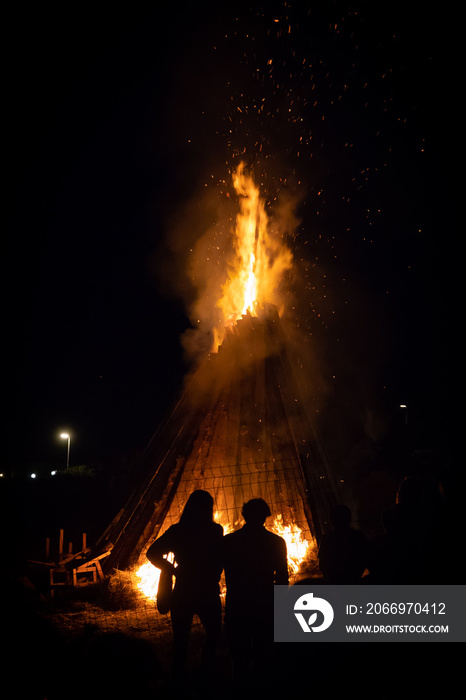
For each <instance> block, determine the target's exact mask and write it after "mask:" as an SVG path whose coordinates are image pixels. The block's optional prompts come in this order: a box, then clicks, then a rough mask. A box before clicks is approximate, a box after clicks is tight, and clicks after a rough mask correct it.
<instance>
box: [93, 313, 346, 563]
mask: <svg viewBox="0 0 466 700" xmlns="http://www.w3.org/2000/svg"><path fill="white" fill-rule="evenodd" d="M195 489H205V490H207V491H209V492H210V493H211V494H212V496H213V497H214V501H215V508H216V520H217V521H218V522H220V523H221V524H222V525H223V526H224V528H225V531H228V530H232V529H236V528H237V527H239V526H240V524H241V508H242V505H243V503H244V502H245V501H247V500H248V499H250V498H253V497H262V498H264V499H265V500H266V501H267V503H268V504H269V506H270V508H271V511H272V518H271V519H270V520H272V519H273V520H274V522H279V523H280V524H281V525H282V526H283V527H295V528H296V527H297V528H299V529H300V530H301V532H302V534H303V536H304V538H305V539H306V540H307V541H313V542H315V541H319V539H320V536H321V534H322V532H323V531H324V530H325V529H326V523H327V521H328V512H329V509H330V507H331V505H332V503H333V500H334V493H335V486H334V485H333V484H332V479H331V474H330V473H329V470H328V468H327V464H326V460H325V457H324V455H323V452H322V450H321V449H320V446H319V440H318V438H317V435H316V429H315V426H313V425H312V423H311V422H310V421H309V419H308V417H307V415H306V411H305V410H304V406H303V404H302V401H301V400H300V397H299V387H298V386H297V383H296V381H295V377H294V372H293V366H292V364H291V363H290V360H289V358H288V353H287V341H286V338H285V335H284V333H283V328H282V325H281V322H280V319H279V317H278V313H277V311H276V308H275V307H273V306H272V307H268V309H267V310H266V311H264V312H263V313H262V314H261V315H260V316H258V317H253V316H250V315H249V314H247V315H246V316H243V318H242V319H241V320H240V321H238V322H237V324H236V325H235V326H234V327H233V328H232V329H231V330H230V331H229V333H228V334H227V337H226V338H225V340H224V341H223V344H222V345H221V347H220V348H219V352H218V354H217V353H216V354H211V355H210V356H208V357H207V358H206V360H205V362H204V363H203V364H202V365H201V366H200V367H199V368H198V370H197V371H196V372H195V373H194V375H193V376H192V377H191V379H190V381H189V383H188V384H187V386H186V388H185V390H184V392H183V394H182V396H181V398H180V400H179V402H178V403H177V405H176V406H175V408H174V410H173V412H172V413H171V415H170V416H169V417H168V419H167V421H166V422H165V423H164V424H163V425H162V426H160V428H159V429H158V430H157V432H156V433H155V435H154V436H153V438H152V440H151V442H150V443H149V445H148V446H147V448H146V450H145V453H144V455H143V457H142V459H141V462H140V464H139V467H138V469H137V470H136V471H135V476H134V485H133V489H132V492H131V493H130V494H129V497H128V499H127V502H126V504H125V505H124V506H123V507H122V509H121V510H120V512H119V513H118V514H117V516H116V517H115V519H114V520H113V522H112V523H111V524H110V526H109V527H108V528H107V530H106V532H105V533H104V534H103V536H102V537H101V546H103V547H105V548H109V547H111V548H112V551H111V554H110V556H109V557H107V559H106V560H105V568H106V570H107V571H108V570H110V569H111V568H119V569H124V568H128V567H130V566H132V565H135V564H137V563H142V561H143V560H144V555H145V552H146V550H147V548H148V546H149V545H150V544H151V543H152V542H153V541H154V539H155V538H156V537H157V536H158V535H160V534H162V533H163V532H164V531H165V530H166V529H167V528H168V527H169V526H170V525H171V524H172V523H174V522H177V521H178V520H179V517H180V514H181V512H182V509H183V507H184V505H185V503H186V501H187V499H188V497H189V495H190V493H191V492H192V491H193V490H195ZM267 524H269V520H268V521H267Z"/></svg>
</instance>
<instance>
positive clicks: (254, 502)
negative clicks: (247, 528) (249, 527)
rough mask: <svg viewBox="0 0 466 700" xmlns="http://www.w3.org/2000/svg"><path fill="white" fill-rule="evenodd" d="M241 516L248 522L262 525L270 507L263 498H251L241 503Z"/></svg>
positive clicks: (269, 513)
mask: <svg viewBox="0 0 466 700" xmlns="http://www.w3.org/2000/svg"><path fill="white" fill-rule="evenodd" d="M241 513H242V515H243V518H244V519H245V521H246V522H247V523H249V524H253V525H263V524H264V523H265V521H266V519H267V518H268V517H269V515H271V512H270V508H269V506H268V505H267V503H266V502H265V501H264V499H263V498H251V500H250V501H248V502H247V503H245V504H244V505H243V510H242V511H241Z"/></svg>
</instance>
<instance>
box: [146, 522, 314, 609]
mask: <svg viewBox="0 0 466 700" xmlns="http://www.w3.org/2000/svg"><path fill="white" fill-rule="evenodd" d="M223 529H224V533H225V534H228V533H229V532H233V531H234V528H233V527H232V526H230V525H228V524H227V525H224V526H223ZM267 529H268V530H271V531H272V532H275V534H277V535H280V537H283V539H284V540H285V542H286V548H287V552H288V570H289V573H290V576H295V575H296V574H298V573H299V572H300V570H301V568H302V566H303V565H304V564H305V563H306V562H307V560H308V558H309V557H310V553H311V550H312V548H313V542H309V541H308V540H306V539H305V538H304V535H303V531H302V530H301V528H300V527H298V526H297V525H283V519H282V516H281V515H279V516H278V517H277V518H275V520H274V521H273V524H272V525H271V526H270V527H267ZM135 576H136V585H137V587H138V589H139V591H140V592H141V593H142V595H144V596H145V597H146V598H149V599H152V600H156V598H157V588H158V585H159V579H160V569H157V568H156V567H155V566H153V565H152V564H151V563H150V562H146V563H145V564H142V566H140V567H139V568H138V569H137V571H136V572H135Z"/></svg>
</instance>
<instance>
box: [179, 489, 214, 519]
mask: <svg viewBox="0 0 466 700" xmlns="http://www.w3.org/2000/svg"><path fill="white" fill-rule="evenodd" d="M213 519H214V499H213V498H212V496H211V495H210V493H209V492H208V491H202V490H200V489H199V490H198V491H193V492H192V494H191V495H190V497H189V498H188V500H187V502H186V505H185V507H184V509H183V513H182V515H181V518H180V522H182V523H185V524H190V525H196V524H198V523H206V522H212V520H213Z"/></svg>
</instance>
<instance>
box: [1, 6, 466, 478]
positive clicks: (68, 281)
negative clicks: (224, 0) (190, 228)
mask: <svg viewBox="0 0 466 700" xmlns="http://www.w3.org/2000/svg"><path fill="white" fill-rule="evenodd" d="M252 5H253V8H254V9H250V10H248V11H244V10H241V9H238V10H235V9H231V10H219V9H216V10H215V9H212V8H213V7H214V5H213V4H210V3H206V2H200V3H190V4H188V5H186V6H184V5H183V4H182V3H181V4H177V5H176V7H174V9H173V10H171V11H170V10H165V11H164V12H162V13H161V12H159V11H157V10H148V9H144V10H141V11H140V12H139V11H138V10H133V9H131V11H130V12H129V13H128V11H127V10H115V9H112V11H111V12H108V13H107V12H104V11H103V10H102V9H101V10H96V9H95V8H92V11H91V10H84V9H82V6H81V5H80V6H76V9H74V10H72V9H67V10H61V11H59V12H58V13H56V12H55V11H52V10H51V9H44V8H43V7H39V6H38V7H37V8H34V9H32V10H28V12H27V13H24V14H22V13H20V11H19V9H18V10H16V11H13V13H12V15H11V16H10V17H9V19H8V22H7V24H6V28H5V32H6V34H7V35H8V36H9V37H10V39H9V41H10V44H9V55H8V62H7V65H6V73H7V75H6V84H5V85H4V88H3V92H4V97H6V99H5V100H4V105H5V106H4V113H6V117H7V126H4V131H3V134H4V144H5V145H6V152H7V163H6V167H5V168H4V172H5V173H6V179H7V188H6V192H5V191H4V195H5V203H6V208H7V213H8V217H7V223H6V226H4V236H3V240H4V246H3V253H4V254H3V256H2V257H3V262H4V272H3V275H2V278H3V284H4V287H3V313H2V316H3V324H2V325H3V331H4V332H3V346H4V349H5V348H6V359H4V360H3V373H4V386H5V385H6V392H5V393H4V397H5V398H4V407H5V409H6V422H4V427H5V428H6V437H5V438H4V440H3V447H4V450H3V460H4V462H5V467H4V468H8V467H12V466H16V465H20V464H27V463H34V462H39V463H47V462H53V463H55V462H57V460H58V461H59V460H60V459H61V457H62V455H64V444H63V441H60V440H59V439H57V434H58V433H59V432H60V430H63V429H68V430H71V431H72V435H73V439H72V451H73V460H74V461H75V463H76V462H78V463H89V462H92V461H96V460H97V461H98V460H100V459H108V458H111V457H112V456H113V455H121V454H127V453H128V454H129V453H131V452H132V451H134V450H138V449H141V448H142V447H143V446H144V445H145V444H146V442H147V441H148V440H149V438H150V435H151V434H152V431H153V430H154V429H155V427H156V425H157V423H158V422H159V421H160V419H161V417H162V416H163V415H164V413H165V411H166V410H167V408H168V406H169V405H171V403H172V401H173V400H174V398H175V397H176V395H177V392H178V390H179V387H180V383H181V379H182V376H183V372H184V370H185V365H184V360H183V354H182V348H181V343H180V334H181V333H182V331H183V330H184V329H185V328H186V327H187V326H188V324H189V321H188V318H187V315H186V313H185V310H184V307H183V304H182V303H181V301H180V300H178V299H177V298H176V297H174V296H173V295H171V294H164V293H163V292H162V290H161V289H160V279H161V278H160V275H158V274H157V272H156V271H157V269H160V266H162V267H164V258H163V256H164V254H167V256H168V252H167V246H166V245H165V243H164V242H165V241H166V240H167V235H168V234H169V232H170V228H171V225H172V220H173V219H174V218H176V216H177V215H178V213H179V211H180V209H181V208H182V207H183V205H184V202H185V201H187V200H188V199H190V198H191V197H192V196H193V193H195V192H196V191H197V190H198V189H201V188H202V187H203V183H204V182H206V181H208V179H209V178H211V179H216V180H217V181H219V180H221V179H222V178H223V179H227V178H228V173H229V168H230V166H231V163H232V161H234V158H235V157H236V154H237V151H238V149H241V148H242V147H244V148H246V157H247V158H249V159H250V161H254V160H257V161H258V162H259V165H258V169H259V170H261V168H262V167H264V168H265V169H268V173H269V180H268V184H267V186H268V188H269V191H271V190H272V189H273V185H274V183H276V182H277V179H279V178H280V173H281V175H282V176H283V177H288V176H290V173H292V174H293V176H294V178H295V179H299V181H300V182H301V183H302V184H303V185H304V187H305V189H306V192H307V194H306V195H305V197H304V202H303V203H302V205H301V208H300V216H301V219H302V222H301V226H300V230H299V232H298V235H297V236H296V237H295V245H296V254H297V255H298V256H300V255H304V254H305V255H307V256H308V257H309V260H310V261H314V260H315V259H317V257H318V258H319V265H318V268H317V269H318V270H319V272H318V273H316V274H318V275H320V274H321V273H322V269H325V270H326V271H327V272H328V279H329V285H330V292H329V296H330V298H331V299H332V302H331V303H332V304H334V308H335V309H337V313H336V319H337V320H336V321H335V320H330V315H331V310H330V308H331V306H330V302H329V301H327V302H324V301H323V299H322V298H321V297H319V298H317V297H316V298H315V299H314V300H313V301H312V303H311V306H309V309H312V311H311V310H310V311H309V319H308V321H309V323H311V325H312V323H313V322H314V321H313V318H314V317H313V314H314V315H315V310H316V308H319V309H320V312H321V316H323V317H324V320H325V318H326V315H328V323H326V324H325V329H324V330H321V331H320V334H321V336H322V337H323V338H324V337H325V334H326V333H327V342H328V346H329V350H328V357H329V358H334V361H335V363H336V365H337V366H338V362H339V360H338V353H334V352H333V350H332V347H333V345H332V342H333V341H332V339H333V338H334V336H335V334H337V335H339V336H341V337H342V338H347V339H349V338H351V337H352V336H353V335H354V327H355V324H356V326H357V325H358V321H357V319H359V323H361V324H362V325H364V324H363V321H362V320H361V318H360V316H361V314H360V313H359V310H358V304H357V301H355V300H356V299H357V298H359V297H361V298H365V299H366V300H367V299H370V305H371V307H372V308H374V309H375V312H374V314H375V317H377V318H379V320H380V318H382V322H383V320H384V319H385V318H387V319H388V325H387V329H386V335H387V338H388V340H387V342H388V344H389V346H390V347H389V350H387V358H386V362H385V365H384V369H383V377H382V376H381V375H380V376H379V375H377V378H376V380H374V381H375V383H376V384H377V382H379V384H380V386H382V385H385V386H386V385H388V386H389V389H390V391H391V395H392V396H393V397H395V398H396V400H397V401H403V400H406V401H407V402H411V403H412V404H414V405H417V406H418V411H420V412H422V411H423V412H424V414H425V415H426V416H427V417H428V418H426V421H427V423H426V425H428V426H429V430H430V428H432V426H436V425H437V421H439V422H440V424H441V426H442V429H441V432H442V435H444V434H445V430H446V429H447V432H448V430H453V426H454V424H455V423H454V420H453V419H452V417H451V415H450V414H451V413H452V412H453V411H452V400H451V397H452V393H451V392H452V391H453V387H454V386H455V385H456V378H455V373H456V368H457V362H458V350H457V346H456V345H455V330H454V324H455V318H456V316H457V313H456V305H457V303H458V301H457V300H458V297H457V296H456V294H457V293H456V291H455V289H456V286H457V285H456V284H455V279H456V278H455V276H454V274H453V273H452V269H453V260H454V259H455V258H456V256H457V254H456V250H457V240H458V229H457V223H456V219H455V213H454V212H455V204H454V203H455V201H456V194H455V190H454V188H453V186H452V180H453V175H454V172H453V171H454V168H453V169H452V163H451V153H452V150H453V149H454V143H455V136H456V129H457V125H456V120H457V118H458V117H457V114H458V112H457V96H456V95H457V91H458V81H457V78H456V75H457V70H458V64H457V63H456V59H455V50H456V44H455V41H454V31H453V27H452V26H451V24H452V21H453V18H447V17H443V18H439V17H438V16H437V15H435V16H434V15H428V14H426V13H427V12H428V10H427V6H425V5H421V4H419V5H418V4H417V3H414V4H410V5H409V7H410V9H409V11H406V8H405V5H406V3H405V4H402V3H399V4H396V3H394V4H390V5H385V4H384V7H383V8H382V9H381V8H380V7H379V10H378V12H377V13H376V12H375V10H374V9H371V5H372V8H374V6H375V5H377V6H379V5H380V3H372V4H371V3H352V4H350V3H307V2H300V3H297V2H289V3H284V2H282V3H263V5H264V7H265V8H266V10H265V11H262V10H261V9H260V8H261V5H260V4H259V3H253V4H252ZM308 8H311V12H310V13H308V11H307V10H308ZM453 24H454V22H453ZM270 61H271V63H270ZM272 68H273V71H274V73H273V75H272V72H271V71H272ZM262 98H263V101H264V104H265V105H267V107H266V108H265V109H263V110H262V111H260V110H259V102H260V100H262ZM245 106H246V107H247V108H245ZM238 108H239V109H238ZM271 114H273V115H274V117H273V118H272V117H271V116H270V115H271ZM259 115H260V116H259ZM348 143H349V144H352V145H349V146H348V145H347V144H348ZM261 146H262V147H261ZM259 154H260V155H259ZM255 155H256V156H257V159H255V157H254V156H255ZM267 155H269V156H270V160H269V161H267ZM291 179H292V178H291V177H290V180H291ZM4 190H5V188H4ZM321 192H323V194H318V193H321ZM379 209H380V210H381V213H380V212H379V211H378V210H379ZM5 243H6V245H5ZM303 251H304V252H303ZM335 253H337V254H338V255H337V258H336V259H335V257H334V254H335ZM321 265H323V268H322V267H320V266H321ZM342 279H345V280H348V279H349V280H350V284H349V286H347V287H345V285H344V284H342V282H341V280H342ZM345 284H346V282H345ZM332 285H333V286H332ZM351 294H353V302H354V304H353V307H356V308H355V311H353V315H351V313H349V314H347V315H346V316H345V315H344V314H343V313H341V312H340V311H341V308H342V305H343V297H345V295H346V296H348V295H349V296H350V297H351ZM326 298H327V297H326ZM345 298H346V297H345ZM319 304H320V306H319ZM380 310H382V311H380ZM379 311H380V314H379ZM370 323H371V321H370V320H369V324H370ZM335 324H336V325H335ZM366 331H367V329H366ZM369 335H370V334H369ZM361 337H362V338H363V339H364V338H367V333H364V332H363V333H362V336H361ZM361 342H364V340H362V341H361ZM379 342H382V343H384V341H379ZM339 352H341V350H340V351H339ZM358 353H359V355H358ZM344 354H345V356H346V357H347V359H348V362H351V358H352V357H353V356H361V357H362V358H363V359H362V360H361V361H362V362H365V360H364V357H365V356H364V353H362V355H361V353H360V352H359V350H358V349H357V348H356V350H354V349H353V350H351V348H350V349H349V350H348V351H347V352H346V351H345V352H344ZM331 362H332V360H329V363H330V364H331ZM331 369H332V368H331V367H330V369H329V371H330V370H331ZM333 369H334V368H333ZM355 372H356V370H355ZM377 386H378V385H377ZM379 388H380V387H379ZM376 389H377V387H374V391H375V390H376ZM434 404H435V406H436V409H435V411H436V417H435V419H433V418H432V410H431V405H434ZM421 409H422V411H421Z"/></svg>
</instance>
